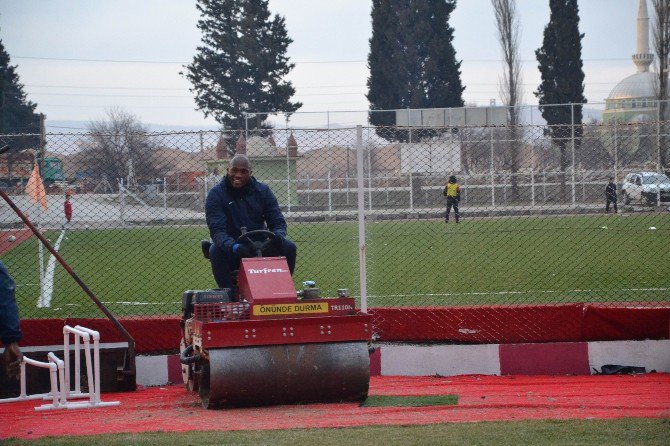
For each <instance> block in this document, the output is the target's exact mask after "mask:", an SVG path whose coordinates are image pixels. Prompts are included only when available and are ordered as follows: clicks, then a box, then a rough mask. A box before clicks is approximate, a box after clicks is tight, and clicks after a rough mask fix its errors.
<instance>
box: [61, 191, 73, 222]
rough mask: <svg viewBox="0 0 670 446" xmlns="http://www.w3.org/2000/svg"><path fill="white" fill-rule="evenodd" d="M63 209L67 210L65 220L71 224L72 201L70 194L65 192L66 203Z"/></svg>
mask: <svg viewBox="0 0 670 446" xmlns="http://www.w3.org/2000/svg"><path fill="white" fill-rule="evenodd" d="M63 210H64V211H65V220H66V222H67V223H68V224H69V223H70V220H72V203H70V194H69V193H66V194H65V204H63Z"/></svg>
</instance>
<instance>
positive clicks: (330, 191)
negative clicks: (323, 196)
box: [328, 169, 333, 214]
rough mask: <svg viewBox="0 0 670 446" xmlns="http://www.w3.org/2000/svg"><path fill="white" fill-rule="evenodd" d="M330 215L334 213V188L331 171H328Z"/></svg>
mask: <svg viewBox="0 0 670 446" xmlns="http://www.w3.org/2000/svg"><path fill="white" fill-rule="evenodd" d="M328 213H329V214H332V213H333V188H332V187H331V180H330V169H328Z"/></svg>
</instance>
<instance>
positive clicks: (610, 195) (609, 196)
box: [605, 177, 625, 214]
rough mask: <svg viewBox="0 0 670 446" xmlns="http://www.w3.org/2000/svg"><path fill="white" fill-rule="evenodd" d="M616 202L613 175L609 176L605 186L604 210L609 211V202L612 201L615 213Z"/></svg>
mask: <svg viewBox="0 0 670 446" xmlns="http://www.w3.org/2000/svg"><path fill="white" fill-rule="evenodd" d="M616 202H617V196H616V184H615V183H614V177H610V182H609V183H607V186H606V187H605V212H607V213H609V211H610V203H612V205H614V213H615V214H616V213H617V212H618V210H617V207H616ZM624 204H625V203H624Z"/></svg>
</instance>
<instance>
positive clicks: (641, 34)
mask: <svg viewBox="0 0 670 446" xmlns="http://www.w3.org/2000/svg"><path fill="white" fill-rule="evenodd" d="M653 61H654V55H653V54H652V53H651V52H650V51H649V13H648V12H647V0H640V6H639V7H638V9H637V53H636V54H633V63H634V64H635V66H637V72H638V73H644V72H647V71H649V65H651V63H652V62H653Z"/></svg>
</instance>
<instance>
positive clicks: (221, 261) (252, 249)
mask: <svg viewBox="0 0 670 446" xmlns="http://www.w3.org/2000/svg"><path fill="white" fill-rule="evenodd" d="M251 173H252V171H251V163H250V162H249V158H247V157H246V155H235V156H234V157H233V158H232V160H231V161H230V164H229V166H228V174H227V175H226V176H225V177H224V178H223V179H222V180H221V181H220V182H219V183H218V184H217V185H216V186H214V187H213V188H212V189H211V190H210V191H209V193H208V194H207V200H206V202H205V218H206V221H207V227H208V228H209V234H210V237H211V238H212V241H211V242H209V243H208V242H204V243H203V254H205V257H208V258H209V259H210V261H211V263H212V272H213V273H214V279H215V280H216V283H217V285H218V286H219V288H230V289H232V288H233V278H232V272H233V271H234V270H236V269H238V268H239V264H240V260H241V259H242V258H243V257H255V256H256V255H257V254H258V251H261V253H262V254H263V255H265V256H279V255H281V256H284V257H286V262H287V263H288V267H289V270H290V272H291V274H293V270H294V269H295V260H296V253H297V247H296V245H295V243H293V242H292V241H290V240H288V239H287V238H286V220H285V219H284V216H283V215H282V213H281V210H280V209H279V204H278V203H277V198H276V197H275V195H274V194H273V193H272V191H271V190H270V187H269V186H267V185H266V184H264V183H261V182H259V181H257V180H256V178H254V177H253V176H251ZM266 227H267V231H264V230H265V229H266ZM243 228H246V229H245V230H246V231H249V233H248V236H247V235H245V233H244V231H243ZM268 231H269V232H268ZM257 235H260V236H261V237H263V238H264V239H265V240H260V241H259V240H256V241H254V240H252V239H253V238H256V237H257ZM268 236H269V237H268Z"/></svg>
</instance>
